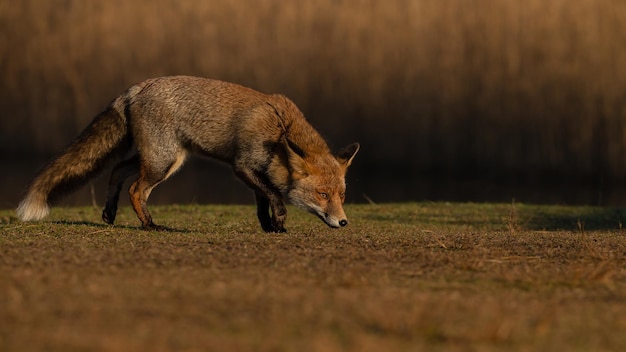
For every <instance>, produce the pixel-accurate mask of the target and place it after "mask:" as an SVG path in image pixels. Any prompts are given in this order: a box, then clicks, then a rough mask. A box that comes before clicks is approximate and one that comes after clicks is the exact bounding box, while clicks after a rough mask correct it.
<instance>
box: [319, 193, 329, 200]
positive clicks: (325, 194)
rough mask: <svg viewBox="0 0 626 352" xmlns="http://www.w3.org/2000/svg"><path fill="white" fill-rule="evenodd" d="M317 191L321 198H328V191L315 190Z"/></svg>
mask: <svg viewBox="0 0 626 352" xmlns="http://www.w3.org/2000/svg"><path fill="white" fill-rule="evenodd" d="M317 193H319V195H320V197H322V198H323V199H328V193H326V192H317Z"/></svg>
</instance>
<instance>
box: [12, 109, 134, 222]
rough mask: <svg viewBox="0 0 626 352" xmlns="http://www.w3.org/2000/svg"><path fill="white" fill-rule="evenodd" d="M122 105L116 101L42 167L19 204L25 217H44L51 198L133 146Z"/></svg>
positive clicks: (61, 193) (84, 180)
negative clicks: (58, 154) (60, 152)
mask: <svg viewBox="0 0 626 352" xmlns="http://www.w3.org/2000/svg"><path fill="white" fill-rule="evenodd" d="M118 100H119V99H118ZM120 105H121V104H119V103H118V101H114V102H113V103H112V104H111V105H110V106H109V107H108V108H107V109H106V110H104V111H103V112H101V113H100V114H99V115H97V116H96V117H95V118H94V120H93V121H92V122H91V123H90V124H89V125H88V126H87V127H86V128H85V129H84V130H83V131H82V132H81V134H80V135H79V136H78V138H77V139H76V140H75V141H74V142H72V143H71V144H70V145H69V146H68V147H67V148H66V149H65V151H64V152H63V153H62V154H61V155H60V156H58V157H57V158H56V159H54V160H52V161H51V162H50V163H49V164H48V165H47V166H46V167H44V168H43V169H42V170H41V171H39V173H38V174H37V176H35V178H34V179H33V181H32V182H31V183H30V185H29V186H28V189H27V191H26V196H25V197H24V199H23V200H22V201H21V202H20V204H19V206H18V207H17V216H18V217H19V218H20V219H21V220H22V221H31V220H40V219H42V218H44V217H45V216H46V215H48V213H49V212H50V204H49V203H50V202H51V201H53V200H55V199H56V198H57V197H59V196H62V195H64V194H66V193H68V192H70V191H72V190H74V189H76V188H77V187H79V186H81V185H83V184H85V183H86V182H87V180H89V179H90V178H91V177H93V176H95V175H96V174H97V173H98V172H100V171H101V170H102V169H103V168H104V167H105V166H106V165H107V163H108V162H109V161H110V160H111V159H113V158H114V157H116V156H118V155H121V154H124V153H126V152H127V151H128V150H129V149H130V137H129V136H128V123H127V118H126V113H125V110H124V108H120Z"/></svg>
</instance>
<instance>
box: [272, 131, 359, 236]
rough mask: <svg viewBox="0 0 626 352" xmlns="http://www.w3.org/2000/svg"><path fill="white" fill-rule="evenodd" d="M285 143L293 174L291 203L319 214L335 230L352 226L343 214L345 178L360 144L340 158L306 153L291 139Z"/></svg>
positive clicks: (356, 144) (345, 151)
mask: <svg viewBox="0 0 626 352" xmlns="http://www.w3.org/2000/svg"><path fill="white" fill-rule="evenodd" d="M284 144H285V150H286V152H287V159H288V164H289V172H290V174H291V177H290V178H291V185H290V187H289V189H288V191H287V198H288V200H289V202H290V203H291V204H293V205H295V206H297V207H299V208H301V209H304V210H306V211H308V212H310V213H312V214H315V215H317V216H318V217H319V218H320V219H322V221H324V222H325V223H326V224H327V225H328V226H330V227H332V228H338V227H343V226H346V225H348V219H347V217H346V214H345V213H344V211H343V202H344V200H345V195H346V182H345V175H346V171H347V170H348V167H349V166H350V164H351V163H352V159H354V156H355V155H356V153H357V152H358V151H359V147H360V146H359V144H358V143H353V144H350V145H348V146H347V147H345V148H343V149H341V151H339V153H337V154H336V155H332V154H331V153H328V152H324V153H305V152H304V151H303V150H302V149H301V148H300V147H298V146H297V145H295V144H294V143H292V142H291V141H288V140H286V141H285V143H284Z"/></svg>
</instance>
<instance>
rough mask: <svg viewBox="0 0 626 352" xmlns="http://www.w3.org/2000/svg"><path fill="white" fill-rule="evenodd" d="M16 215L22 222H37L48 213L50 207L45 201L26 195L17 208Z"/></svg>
mask: <svg viewBox="0 0 626 352" xmlns="http://www.w3.org/2000/svg"><path fill="white" fill-rule="evenodd" d="M16 213H17V217H18V218H20V220H22V221H37V220H41V219H43V218H45V217H46V216H47V215H48V214H49V213H50V206H49V205H48V203H46V202H45V201H43V200H40V199H37V198H36V197H33V196H31V195H28V196H26V198H24V200H22V202H21V203H20V205H19V206H18V207H17V210H16Z"/></svg>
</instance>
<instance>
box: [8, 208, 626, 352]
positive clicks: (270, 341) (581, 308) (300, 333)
mask: <svg viewBox="0 0 626 352" xmlns="http://www.w3.org/2000/svg"><path fill="white" fill-rule="evenodd" d="M346 210H347V213H348V214H349V216H350V220H351V224H350V226H348V227H347V228H345V229H341V230H332V229H328V228H326V227H325V226H324V225H323V224H322V223H320V222H319V220H317V219H316V218H314V217H313V216H310V215H308V214H303V213H302V212H300V211H296V210H294V209H291V212H290V219H289V220H288V224H287V225H288V229H289V232H288V233H287V234H264V233H262V232H261V231H260V230H259V226H258V224H257V223H256V221H255V220H254V219H253V214H254V209H253V208H252V207H250V206H217V205H211V206H206V205H189V206H187V205H186V206H178V205H175V206H159V207H154V209H153V216H154V218H155V220H157V221H158V223H160V224H162V225H166V226H169V227H172V228H176V229H178V230H174V231H171V232H162V233H150V232H144V231H141V230H139V229H138V228H137V224H138V221H137V220H136V218H135V217H134V214H133V213H132V211H131V210H130V209H129V208H122V209H121V213H120V215H119V223H118V225H116V226H115V227H110V226H106V225H102V224H100V223H99V222H98V219H99V210H98V209H94V208H55V209H53V213H52V215H51V217H50V218H49V219H48V220H46V221H44V222H40V223H28V224H24V223H20V222H18V221H17V220H15V218H14V217H13V214H12V211H9V210H6V211H0V223H1V224H2V225H0V301H2V302H3V304H1V305H0V350H2V351H28V350H47V351H77V350H96V351H138V350H150V351H161V350H261V351H266V350H279V351H295V350H298V351H334V350H358V351H380V350H429V351H437V350H446V351H455V350H459V351H461V350H463V351H465V350H487V351H489V350H544V351H547V350H559V351H561V350H568V351H576V350H579V351H583V350H585V351H586V350H623V349H624V348H625V347H626V337H624V334H623V331H624V329H626V318H625V317H626V298H625V297H626V284H625V283H624V282H626V281H625V280H624V279H625V278H626V271H625V270H624V269H623V268H624V267H626V265H625V264H626V259H625V258H626V256H625V255H624V254H626V238H625V236H624V233H622V229H621V223H622V222H623V219H624V218H625V217H626V211H622V210H618V209H608V208H594V207H565V206H530V205H524V204H515V203H513V204H449V203H407V204H384V205H348V206H347V207H346Z"/></svg>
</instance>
